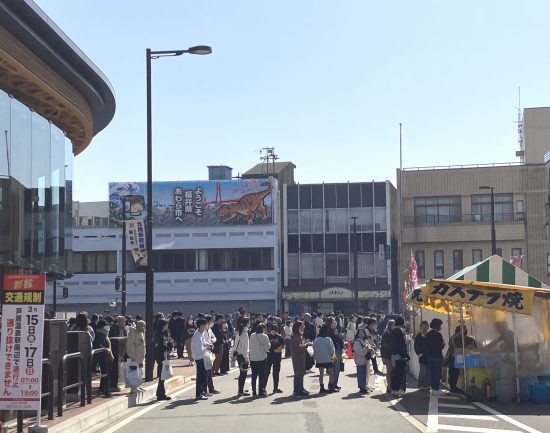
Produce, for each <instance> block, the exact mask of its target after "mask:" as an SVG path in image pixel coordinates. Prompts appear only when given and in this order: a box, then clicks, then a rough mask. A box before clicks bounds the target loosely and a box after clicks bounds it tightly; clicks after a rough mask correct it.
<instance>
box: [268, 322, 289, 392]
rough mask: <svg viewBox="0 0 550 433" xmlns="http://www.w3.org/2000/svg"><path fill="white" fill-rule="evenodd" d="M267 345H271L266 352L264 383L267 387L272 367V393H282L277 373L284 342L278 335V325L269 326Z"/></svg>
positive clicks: (279, 368)
mask: <svg viewBox="0 0 550 433" xmlns="http://www.w3.org/2000/svg"><path fill="white" fill-rule="evenodd" d="M269 344H270V345H271V347H270V349H269V352H267V365H266V369H265V371H266V377H265V383H266V385H267V382H268V379H269V375H270V373H271V367H273V393H274V394H279V393H282V392H283V391H281V390H280V389H279V373H280V371H281V360H282V354H283V349H284V347H285V340H284V339H283V337H282V336H281V334H279V325H277V324H276V323H274V324H273V325H271V329H270V331H269Z"/></svg>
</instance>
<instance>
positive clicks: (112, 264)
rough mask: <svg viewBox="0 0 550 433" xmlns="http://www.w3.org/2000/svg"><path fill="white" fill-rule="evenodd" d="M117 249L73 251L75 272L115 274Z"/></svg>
mask: <svg viewBox="0 0 550 433" xmlns="http://www.w3.org/2000/svg"><path fill="white" fill-rule="evenodd" d="M116 255H117V252H116V251H87V252H74V253H73V269H74V273H75V274H114V273H115V272H116V265H117V259H116Z"/></svg>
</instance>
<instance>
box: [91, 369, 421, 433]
mask: <svg viewBox="0 0 550 433" xmlns="http://www.w3.org/2000/svg"><path fill="white" fill-rule="evenodd" d="M371 378H372V379H373V380H372V381H371V385H373V386H377V387H378V388H379V387H380V384H379V383H375V381H374V376H371ZM379 379H381V378H379ZM378 382H380V383H381V380H378ZM214 384H215V387H216V388H217V389H218V390H220V391H221V394H219V395H214V396H211V397H209V399H208V400H207V401H200V402H195V400H194V396H195V388H194V384H193V386H192V387H187V388H184V391H183V392H181V391H180V392H179V394H178V393H176V396H174V398H173V400H171V401H168V402H165V403H161V404H158V403H156V402H154V403H149V404H145V405H144V406H143V407H141V408H138V409H137V410H134V411H132V412H130V413H128V414H125V415H124V416H123V417H121V418H120V419H116V420H111V421H109V422H108V423H106V425H102V426H98V428H97V429H95V430H94V431H95V432H100V431H101V432H104V433H114V432H119V433H136V432H140V433H145V432H150V433H153V432H157V431H158V432H160V431H161V432H163V433H170V432H174V433H175V432H178V433H180V432H182V431H192V432H194V433H198V432H212V431H229V432H231V431H239V432H247V431H266V432H269V431H285V432H302V433H303V432H312V433H313V432H317V433H318V432H335V431H350V432H361V431H381V432H382V431H384V432H388V433H400V432H403V433H408V432H418V430H417V429H416V428H415V427H414V426H413V425H411V424H410V423H409V422H408V421H407V420H406V419H405V418H404V417H403V416H402V415H401V414H400V413H399V412H398V411H397V410H396V409H395V408H394V407H393V406H392V404H391V403H390V402H389V401H387V400H386V397H385V396H384V395H383V393H382V392H381V390H380V389H375V391H374V392H373V393H372V394H370V395H364V396H362V395H360V394H359V393H358V389H357V382H356V378H355V365H354V363H353V361H347V362H346V371H345V372H344V373H341V376H340V386H341V387H342V390H341V391H340V392H339V393H334V394H324V395H320V394H319V383H318V376H317V371H316V370H315V374H308V375H306V377H305V381H304V384H305V388H306V389H308V390H309V391H311V395H310V396H309V397H305V398H296V397H293V396H292V364H291V361H290V360H283V365H282V368H281V382H280V385H279V387H280V388H281V389H282V390H283V391H284V393H283V394H272V393H271V391H272V390H273V383H272V381H271V378H270V380H269V383H268V387H267V390H268V392H269V395H268V397H266V398H256V399H254V398H252V397H240V398H239V397H237V395H236V394H237V372H236V371H233V372H231V373H230V374H228V375H226V376H223V377H215V378H214ZM247 387H248V388H250V384H249V381H248V383H247Z"/></svg>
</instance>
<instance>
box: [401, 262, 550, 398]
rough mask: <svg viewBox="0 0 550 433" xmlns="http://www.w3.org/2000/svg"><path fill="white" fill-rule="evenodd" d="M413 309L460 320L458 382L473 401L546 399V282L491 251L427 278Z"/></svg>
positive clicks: (549, 333)
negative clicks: (450, 272) (456, 268)
mask: <svg viewBox="0 0 550 433" xmlns="http://www.w3.org/2000/svg"><path fill="white" fill-rule="evenodd" d="M409 302H410V304H411V305H412V306H413V307H415V308H420V309H422V310H427V311H431V312H432V313H435V314H437V315H439V316H442V317H440V318H441V319H442V320H447V321H448V324H449V329H454V328H455V326H457V325H459V324H462V325H463V326H465V327H466V329H467V331H468V335H469V336H470V338H473V340H474V341H475V344H474V345H471V347H468V345H466V344H464V338H465V337H464V335H463V334H462V344H461V346H462V347H461V348H460V349H457V350H456V352H455V354H456V357H455V359H456V368H461V369H462V372H461V378H460V381H459V383H460V384H461V385H462V389H463V391H465V393H466V394H467V395H468V397H470V398H471V399H474V400H480V399H487V400H491V399H496V400H497V401H499V402H509V401H512V400H513V399H514V398H515V399H517V400H521V401H525V400H534V401H536V402H543V401H545V400H548V399H550V287H548V286H546V285H544V284H543V283H542V282H540V281H538V280H536V279H535V278H533V277H531V276H529V275H528V274H527V273H526V272H524V271H523V270H521V269H519V268H516V267H514V266H513V265H511V264H510V263H508V262H506V261H505V260H504V259H502V258H501V257H499V256H492V257H490V258H488V259H486V260H484V261H482V262H480V263H477V264H475V265H473V266H470V267H468V268H465V269H464V270H462V271H460V272H458V273H456V274H455V275H453V276H451V277H450V278H449V279H447V280H440V279H432V280H429V281H427V282H426V284H424V285H423V286H420V287H419V288H417V289H415V290H414V291H413V292H412V293H411V295H410V297H409Z"/></svg>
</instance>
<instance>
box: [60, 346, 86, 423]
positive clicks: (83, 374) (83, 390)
mask: <svg viewBox="0 0 550 433" xmlns="http://www.w3.org/2000/svg"><path fill="white" fill-rule="evenodd" d="M71 359H78V360H79V363H78V366H79V368H78V373H79V374H78V376H79V377H80V380H79V381H78V382H75V383H72V384H70V385H65V379H66V377H65V365H66V363H67V361H70V360H71ZM86 373H87V370H86V368H85V367H84V355H83V354H82V353H81V352H75V353H67V354H66V355H64V356H63V359H62V360H61V363H60V365H59V376H58V379H59V382H58V384H57V416H63V401H64V400H65V399H64V396H65V391H67V390H69V389H73V388H78V387H80V406H86V376H87V374H86Z"/></svg>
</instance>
